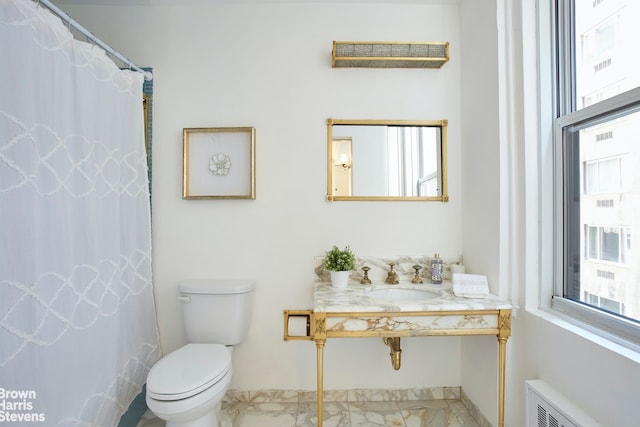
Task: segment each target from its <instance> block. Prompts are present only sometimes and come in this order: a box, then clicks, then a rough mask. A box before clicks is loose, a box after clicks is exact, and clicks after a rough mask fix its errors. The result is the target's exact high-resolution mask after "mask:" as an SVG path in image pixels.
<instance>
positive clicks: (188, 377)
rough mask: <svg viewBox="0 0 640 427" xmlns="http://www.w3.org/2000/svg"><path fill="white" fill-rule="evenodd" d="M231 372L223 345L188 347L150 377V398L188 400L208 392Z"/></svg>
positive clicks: (159, 365)
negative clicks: (207, 390) (204, 391)
mask: <svg viewBox="0 0 640 427" xmlns="http://www.w3.org/2000/svg"><path fill="white" fill-rule="evenodd" d="M230 369H231V354H230V352H229V349H227V348H226V347H225V346H224V345H222V344H187V345H185V346H184V347H182V348H179V349H178V350H176V351H174V352H173V353H170V354H168V355H166V356H165V357H163V358H162V359H160V360H159V361H158V362H157V363H156V364H155V365H154V366H153V367H152V368H151V370H150V371H149V375H148V376H147V394H148V395H149V396H150V397H152V398H153V399H156V400H178V399H186V398H187V397H190V396H193V395H195V394H198V393H200V392H201V391H203V390H206V389H208V388H209V387H211V386H212V385H213V384H215V383H216V382H218V381H219V380H220V378H222V377H223V376H224V375H225V374H226V373H227V372H229V370H230Z"/></svg>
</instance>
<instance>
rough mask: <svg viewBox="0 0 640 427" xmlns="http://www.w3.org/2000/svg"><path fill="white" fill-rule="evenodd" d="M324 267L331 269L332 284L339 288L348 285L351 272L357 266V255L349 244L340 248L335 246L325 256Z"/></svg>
mask: <svg viewBox="0 0 640 427" xmlns="http://www.w3.org/2000/svg"><path fill="white" fill-rule="evenodd" d="M324 268H325V269H326V270H329V275H330V276H331V284H332V285H333V286H334V287H337V288H343V287H345V286H347V282H348V281H349V272H350V271H352V270H355V268H356V256H355V255H354V254H353V252H352V251H351V248H350V247H349V246H345V248H344V249H340V248H338V247H337V246H335V245H334V246H333V248H331V250H330V251H327V252H326V253H325V256H324Z"/></svg>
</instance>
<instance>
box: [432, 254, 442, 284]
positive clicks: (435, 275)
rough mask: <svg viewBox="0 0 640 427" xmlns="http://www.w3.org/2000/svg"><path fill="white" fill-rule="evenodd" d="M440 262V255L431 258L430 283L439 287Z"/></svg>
mask: <svg viewBox="0 0 640 427" xmlns="http://www.w3.org/2000/svg"><path fill="white" fill-rule="evenodd" d="M442 267H443V265H442V260H441V259H440V254H438V253H437V252H436V254H435V255H434V256H433V258H431V283H433V284H434V285H440V284H441V283H442V270H443V268H442Z"/></svg>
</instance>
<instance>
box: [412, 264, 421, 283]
mask: <svg viewBox="0 0 640 427" xmlns="http://www.w3.org/2000/svg"><path fill="white" fill-rule="evenodd" d="M421 268H422V267H421V266H420V265H418V264H416V265H414V266H413V269H414V270H415V271H416V273H415V276H413V279H411V283H422V278H421V277H420V269H421Z"/></svg>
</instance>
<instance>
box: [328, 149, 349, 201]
mask: <svg viewBox="0 0 640 427" xmlns="http://www.w3.org/2000/svg"><path fill="white" fill-rule="evenodd" d="M331 148H332V153H331V157H332V158H333V175H334V177H335V178H334V183H333V185H334V186H333V191H334V194H340V195H342V196H350V195H351V188H352V182H353V175H352V173H351V166H352V159H353V152H352V151H351V150H352V145H351V138H349V137H341V138H336V139H334V140H333V144H332V145H331Z"/></svg>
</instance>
